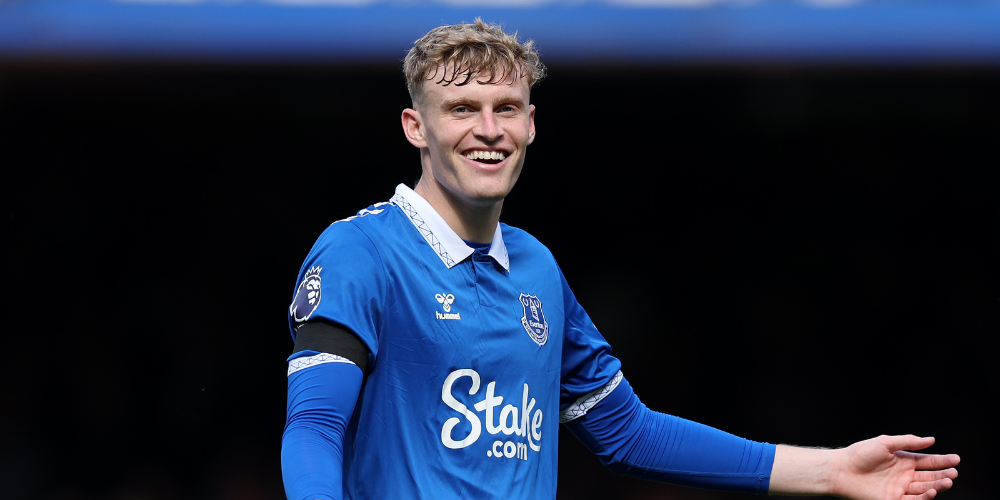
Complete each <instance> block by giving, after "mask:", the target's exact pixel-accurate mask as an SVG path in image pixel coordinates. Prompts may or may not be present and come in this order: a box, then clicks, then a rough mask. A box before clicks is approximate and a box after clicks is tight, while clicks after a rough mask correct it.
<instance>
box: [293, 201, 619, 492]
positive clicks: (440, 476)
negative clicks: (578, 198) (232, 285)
mask: <svg viewBox="0 0 1000 500" xmlns="http://www.w3.org/2000/svg"><path fill="white" fill-rule="evenodd" d="M400 192H405V191H402V190H400V189H398V188H397V196H395V197H393V202H392V203H388V204H378V205H373V206H371V207H369V208H368V209H367V210H362V211H361V212H359V214H358V215H357V216H355V217H351V218H348V219H345V220H343V221H339V222H336V223H334V224H332V225H331V226H330V227H329V228H327V229H326V231H324V232H323V234H322V235H321V236H320V237H319V239H318V240H317V242H316V244H315V245H314V247H313V249H312V250H311V251H310V252H309V255H308V256H307V257H306V260H305V262H304V264H303V266H302V268H301V271H300V273H299V277H298V281H297V287H296V289H295V295H294V298H293V300H292V304H291V307H290V308H289V325H290V327H291V328H292V329H293V330H292V332H293V335H294V326H295V325H296V324H299V323H302V322H304V321H310V320H314V319H318V318H322V319H326V320H328V321H331V322H334V323H337V324H340V325H344V326H345V327H346V328H348V329H350V330H351V331H352V332H354V333H355V334H357V335H358V337H359V338H360V339H361V340H362V342H364V344H365V345H366V346H367V347H368V349H369V351H370V354H371V357H370V360H371V363H370V364H369V367H370V368H369V372H368V378H367V379H366V380H365V383H364V385H363V387H362V389H361V396H360V398H359V400H358V403H357V407H356V408H355V410H354V415H353V417H352V420H351V422H350V424H349V425H348V430H347V432H346V434H345V436H344V445H343V485H344V486H343V494H344V496H345V497H347V498H351V499H352V500H367V499H378V500H392V499H410V498H413V497H414V495H415V494H416V493H414V492H420V493H419V494H420V495H421V496H422V497H424V498H434V499H436V500H448V499H465V498H476V499H498V500H499V499H511V498H532V499H540V500H552V499H555V497H556V479H557V461H558V453H557V452H558V443H557V439H558V435H559V413H560V408H561V407H565V406H567V405H568V404H569V403H570V402H572V401H575V400H576V399H578V398H580V397H582V396H584V395H585V394H586V393H587V392H589V391H592V390H594V389H596V388H599V387H602V386H604V385H605V384H607V383H608V382H609V381H610V380H611V379H612V378H613V377H614V376H615V374H616V373H617V372H618V370H619V369H620V365H621V364H620V363H619V362H618V360H617V359H615V358H614V357H613V356H611V349H610V347H609V346H608V344H607V342H606V341H605V340H604V338H603V337H602V336H601V334H600V333H599V332H598V331H597V329H596V328H594V325H593V322H592V321H591V320H590V319H589V318H588V317H587V316H586V313H585V312H583V308H582V307H580V305H579V304H577V303H576V298H575V297H573V295H572V294H571V293H569V287H568V286H567V285H566V283H565V279H564V278H563V277H562V273H561V272H560V271H559V267H558V265H557V264H556V261H555V259H554V258H553V257H552V254H551V253H550V252H549V251H548V249H547V248H545V246H544V245H542V244H541V243H540V242H538V240H536V239H535V238H534V237H532V236H531V235H530V234H528V233H526V232H524V231H522V230H519V229H517V228H513V227H510V226H508V225H506V224H500V232H501V235H502V241H495V242H494V243H493V244H491V247H490V251H489V252H485V251H483V250H472V249H471V248H470V247H469V246H468V245H466V244H464V243H463V242H462V240H461V238H459V237H458V235H456V234H455V233H454V231H452V230H451V229H450V228H448V227H447V225H446V224H445V223H444V222H443V219H440V216H439V215H438V214H436V213H434V212H432V211H431V209H429V205H427V206H426V207H421V206H420V205H421V202H420V200H415V199H413V200H412V202H411V201H408V199H403V198H401V196H402V195H400V194H399V193H400ZM411 193H412V192H411ZM414 196H416V195H415V194H414ZM423 204H426V201H424V202H423ZM439 219H440V220H439ZM442 226H443V227H442ZM501 245H503V248H502V249H501ZM500 250H502V251H500ZM466 252H467V253H466ZM498 257H499V258H498ZM508 263H509V271H508V270H507V269H506V267H505V264H508ZM373 477H378V478H392V480H391V481H384V480H372V478H373ZM296 500H297V499H296Z"/></svg>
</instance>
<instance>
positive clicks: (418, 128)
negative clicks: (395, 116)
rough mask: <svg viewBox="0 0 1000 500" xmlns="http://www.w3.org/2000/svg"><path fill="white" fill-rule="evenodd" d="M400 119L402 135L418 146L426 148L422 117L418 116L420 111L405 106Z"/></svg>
mask: <svg viewBox="0 0 1000 500" xmlns="http://www.w3.org/2000/svg"><path fill="white" fill-rule="evenodd" d="M402 121H403V135H405V136H406V140H408V141H410V144H413V145H414V146H416V147H418V148H426V147H427V136H426V134H425V131H424V119H423V117H422V116H420V112H419V111H417V110H415V109H412V108H406V109H404V110H403V116H402Z"/></svg>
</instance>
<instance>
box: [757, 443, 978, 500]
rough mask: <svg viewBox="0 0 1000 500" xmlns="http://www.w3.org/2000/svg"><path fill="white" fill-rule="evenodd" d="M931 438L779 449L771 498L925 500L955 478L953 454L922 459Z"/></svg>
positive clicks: (773, 472) (956, 473)
mask: <svg viewBox="0 0 1000 500" xmlns="http://www.w3.org/2000/svg"><path fill="white" fill-rule="evenodd" d="M932 444H934V438H932V437H924V438H922V437H917V436H913V435H907V436H879V437H876V438H872V439H868V440H865V441H860V442H857V443H854V444H852V445H851V446H848V447H846V448H840V449H833V450H826V449H813V448H799V447H795V446H786V445H779V446H778V447H777V449H776V450H775V457H774V466H773V468H772V471H771V484H770V488H769V490H768V493H769V494H772V495H782V494H785V495H809V494H816V495H835V496H839V497H843V498H852V499H855V500H929V499H931V498H934V497H935V496H936V495H937V494H938V493H939V492H941V491H944V490H947V489H949V488H951V486H952V480H954V479H955V478H956V477H958V470H957V469H955V466H956V465H958V463H959V456H958V455H928V454H923V453H913V452H912V451H908V450H922V449H924V448H927V447H929V446H930V445H932Z"/></svg>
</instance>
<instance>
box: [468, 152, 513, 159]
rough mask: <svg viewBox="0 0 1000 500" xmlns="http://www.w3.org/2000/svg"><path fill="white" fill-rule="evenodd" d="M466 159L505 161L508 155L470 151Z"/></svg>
mask: <svg viewBox="0 0 1000 500" xmlns="http://www.w3.org/2000/svg"><path fill="white" fill-rule="evenodd" d="M465 157H466V158H468V159H470V160H503V159H504V158H506V157H507V155H505V154H504V153H503V151H470V152H468V153H466V154H465Z"/></svg>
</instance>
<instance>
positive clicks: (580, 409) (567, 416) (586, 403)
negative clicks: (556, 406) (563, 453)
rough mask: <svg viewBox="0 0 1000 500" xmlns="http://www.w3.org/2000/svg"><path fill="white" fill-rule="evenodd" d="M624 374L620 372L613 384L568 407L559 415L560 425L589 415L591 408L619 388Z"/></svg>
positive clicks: (612, 381)
mask: <svg viewBox="0 0 1000 500" xmlns="http://www.w3.org/2000/svg"><path fill="white" fill-rule="evenodd" d="M622 377H623V375H622V372H621V370H618V373H616V374H615V376H614V378H612V379H611V382H608V383H607V385H605V386H604V387H601V388H600V389H598V390H596V391H594V392H591V393H590V394H587V395H586V396H584V397H582V398H580V399H577V400H576V402H575V403H573V404H571V405H569V406H568V407H566V409H565V410H563V411H562V412H560V413H559V423H560V424H565V423H566V422H571V421H573V420H576V419H578V418H580V417H582V416H584V415H586V414H587V411H589V410H590V409H591V408H593V407H594V405H596V404H597V403H600V402H601V400H602V399H604V398H606V397H607V396H608V394H611V391H613V390H615V387H618V384H620V383H621V381H622Z"/></svg>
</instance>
